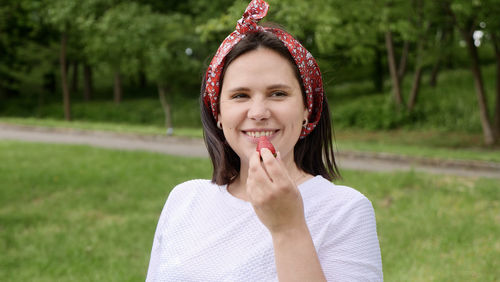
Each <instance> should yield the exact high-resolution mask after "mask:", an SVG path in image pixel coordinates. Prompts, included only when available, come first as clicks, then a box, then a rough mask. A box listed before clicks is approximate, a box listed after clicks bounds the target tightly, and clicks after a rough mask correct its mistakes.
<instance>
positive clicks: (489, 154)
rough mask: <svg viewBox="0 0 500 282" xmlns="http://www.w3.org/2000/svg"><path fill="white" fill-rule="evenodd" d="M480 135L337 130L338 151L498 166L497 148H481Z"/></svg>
mask: <svg viewBox="0 0 500 282" xmlns="http://www.w3.org/2000/svg"><path fill="white" fill-rule="evenodd" d="M481 138H482V137H481V135H479V134H470V133H460V132H439V131H436V130H411V131H410V130H391V131H362V130H342V129H341V130H337V131H336V144H337V150H338V151H340V152H342V151H357V152H377V153H389V154H395V155H403V156H410V157H420V158H431V159H445V160H475V161H489V162H500V150H499V149H500V147H499V146H498V145H497V146H491V147H486V146H484V145H483V142H482V139H481Z"/></svg>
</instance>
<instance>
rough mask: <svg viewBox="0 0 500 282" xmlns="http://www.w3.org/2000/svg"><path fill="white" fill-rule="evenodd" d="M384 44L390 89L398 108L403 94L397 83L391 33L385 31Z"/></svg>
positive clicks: (401, 103)
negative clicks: (390, 81) (389, 75)
mask: <svg viewBox="0 0 500 282" xmlns="http://www.w3.org/2000/svg"><path fill="white" fill-rule="evenodd" d="M385 46H386V48H387V59H388V63H389V71H390V73H391V80H392V91H393V94H394V101H395V102H396V106H397V107H398V110H399V109H400V108H401V106H402V105H403V96H402V95H401V86H400V84H399V78H398V73H397V70H396V59H395V58H394V47H393V43H392V33H391V32H390V31H387V32H386V33H385Z"/></svg>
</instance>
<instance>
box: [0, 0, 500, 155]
mask: <svg viewBox="0 0 500 282" xmlns="http://www.w3.org/2000/svg"><path fill="white" fill-rule="evenodd" d="M269 3H270V5H271V8H270V11H269V14H268V16H267V17H266V18H265V19H264V21H265V20H271V21H273V22H276V23H279V24H282V25H283V26H284V27H285V28H286V29H287V30H288V31H289V32H290V33H292V34H293V35H295V36H296V37H297V38H298V39H299V40H300V41H301V42H303V44H304V45H305V46H306V48H308V49H309V50H310V51H311V53H312V54H313V55H314V56H315V57H316V58H317V59H318V61H319V64H320V67H321V70H322V72H323V76H324V81H325V89H326V94H327V96H328V99H329V102H330V104H331V106H332V108H333V120H334V125H335V127H336V128H337V129H360V130H370V131H379V130H394V129H407V130H430V131H437V132H460V133H463V134H464V135H466V136H468V138H471V136H476V137H477V140H476V139H474V140H475V142H476V143H475V145H478V146H481V145H492V144H494V143H495V142H496V141H498V136H499V131H500V129H499V128H500V104H499V103H500V101H499V100H500V99H499V97H500V96H499V95H500V88H499V86H498V85H499V84H498V83H499V82H500V81H499V78H500V73H499V69H498V67H499V66H500V50H499V48H500V47H499V44H500V39H499V37H500V35H498V33H499V30H500V18H499V17H498V16H497V15H498V14H499V12H500V5H499V4H500V2H499V1H498V0H487V1H466V0H463V1H459V0H455V1H451V0H450V1H424V0H412V1H406V0H393V1H387V0H362V1H340V0H314V1H299V0H283V1H273V0H271V1H269ZM247 4H248V3H247V1H223V0H219V1H162V0H159V1H154V0H144V1H114V0H86V1H64V0H60V1H59V0H50V1H49V0H47V1H33V0H26V1H24V0H20V1H6V0H3V1H2V4H1V8H0V19H1V20H0V32H1V33H0V116H1V117H2V118H3V119H4V120H6V118H21V117H22V118H32V119H37V120H52V121H58V120H73V121H86V122H98V123H99V122H101V123H124V124H132V125H148V126H157V127H167V128H168V127H171V128H174V129H175V128H194V129H196V128H197V129H199V128H200V126H201V123H200V119H199V114H198V108H199V107H198V96H199V88H200V81H201V78H202V75H203V73H204V71H205V69H206V67H207V65H208V63H209V60H210V58H211V55H213V54H214V53H215V51H216V50H217V47H218V45H219V44H220V42H221V41H222V40H223V39H224V38H225V36H227V35H228V34H229V33H230V32H231V31H232V30H233V29H234V27H235V22H236V21H237V20H238V19H239V18H240V17H241V14H242V11H244V9H245V7H246V5H247ZM181 132H182V131H181ZM457 142H459V143H460V141H457ZM464 142H465V141H464Z"/></svg>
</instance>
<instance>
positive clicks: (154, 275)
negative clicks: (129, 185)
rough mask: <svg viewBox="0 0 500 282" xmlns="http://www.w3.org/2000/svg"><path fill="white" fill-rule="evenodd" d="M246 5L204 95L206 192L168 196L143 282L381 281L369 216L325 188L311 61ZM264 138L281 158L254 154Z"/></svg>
mask: <svg viewBox="0 0 500 282" xmlns="http://www.w3.org/2000/svg"><path fill="white" fill-rule="evenodd" d="M267 9H268V5H267V3H265V2H264V1H262V0H253V1H252V2H251V3H250V4H249V6H248V8H247V10H246V11H245V13H244V14H243V18H242V19H241V20H239V21H238V24H237V27H236V30H235V31H234V32H233V33H231V34H230V35H229V36H228V37H227V38H226V39H225V40H224V42H223V43H222V44H221V46H220V47H219V49H218V51H217V53H216V55H215V57H214V58H213V60H212V62H211V64H210V66H209V68H208V70H207V73H206V76H205V78H204V80H203V83H202V90H201V95H202V102H201V111H202V121H203V128H204V133H205V142H206V145H207V148H208V151H209V154H210V158H211V160H212V164H213V166H214V172H213V177H212V180H211V181H210V180H192V181H188V182H185V183H182V184H180V185H178V186H177V187H175V188H174V189H173V190H172V192H171V193H170V195H169V197H168V199H167V202H166V204H165V207H164V209H163V211H162V214H161V216H160V220H159V223H158V227H157V230H156V234H155V239H154V243H153V249H152V253H151V261H150V265H149V270H148V276H147V281H276V280H280V281H326V280H335V281H380V280H382V265H381V258H380V249H379V243H378V239H377V233H376V224H375V216H374V211H373V208H372V206H371V203H370V201H369V200H368V199H367V198H366V197H364V196H363V195H362V194H361V193H359V192H357V191H356V190H354V189H352V188H349V187H345V186H337V185H334V184H332V183H331V182H330V180H333V179H334V178H336V177H337V176H338V171H337V168H336V166H335V161H334V155H333V149H332V134H331V124H330V113H329V109H328V103H327V101H326V98H325V97H324V95H323V87H322V81H321V74H320V72H319V68H318V65H317V64H316V62H315V60H314V58H313V57H312V56H311V54H310V53H309V52H308V51H307V50H306V49H305V48H304V47H303V46H302V45H300V43H299V42H298V41H296V40H295V39H294V38H293V37H292V36H291V35H289V34H288V33H286V32H285V31H283V30H282V29H279V28H273V27H262V26H258V25H257V22H258V21H259V20H260V19H262V18H263V17H264V16H265V15H266V13H267ZM262 135H265V136H267V138H268V139H269V140H270V141H271V142H272V144H274V146H275V147H276V149H277V151H278V153H277V156H276V157H275V156H274V155H273V154H272V153H271V151H270V150H268V149H262V150H261V151H260V152H257V151H256V146H257V142H258V139H259V137H260V136H262Z"/></svg>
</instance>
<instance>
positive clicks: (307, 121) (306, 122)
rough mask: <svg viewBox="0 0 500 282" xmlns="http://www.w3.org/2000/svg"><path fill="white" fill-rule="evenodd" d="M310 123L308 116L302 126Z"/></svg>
mask: <svg viewBox="0 0 500 282" xmlns="http://www.w3.org/2000/svg"><path fill="white" fill-rule="evenodd" d="M308 123H309V120H308V119H307V118H306V119H305V120H304V121H303V122H302V127H306V126H307V124H308Z"/></svg>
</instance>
